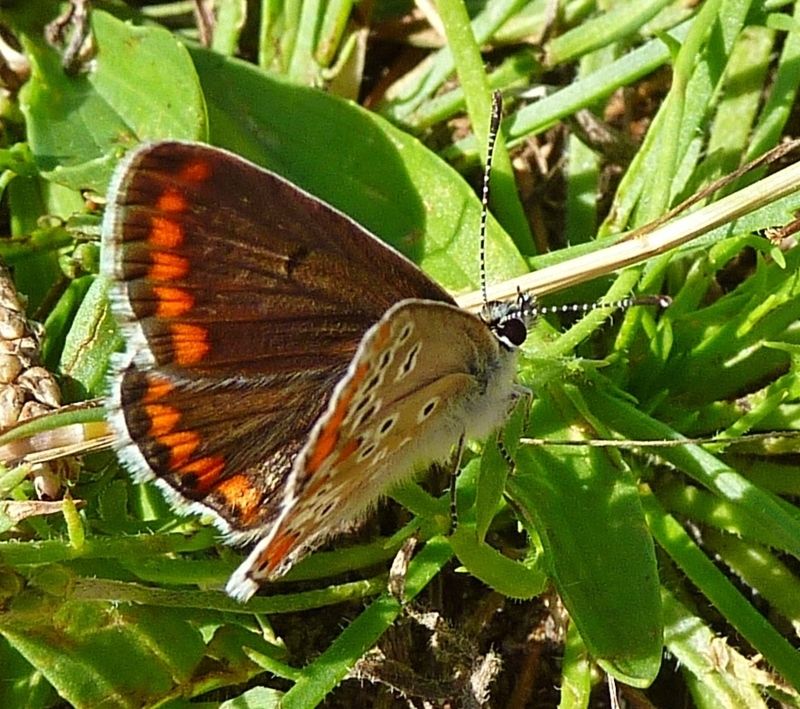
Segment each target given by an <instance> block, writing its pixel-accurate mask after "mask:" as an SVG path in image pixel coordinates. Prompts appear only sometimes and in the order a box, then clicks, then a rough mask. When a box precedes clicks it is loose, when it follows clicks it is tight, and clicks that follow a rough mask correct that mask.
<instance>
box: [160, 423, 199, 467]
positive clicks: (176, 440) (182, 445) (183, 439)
mask: <svg viewBox="0 0 800 709" xmlns="http://www.w3.org/2000/svg"><path fill="white" fill-rule="evenodd" d="M157 440H158V442H159V443H161V444H162V445H164V446H166V447H167V448H169V468H170V470H178V469H179V468H182V467H183V465H184V463H186V461H187V460H189V457H190V456H191V455H192V453H194V452H195V450H197V447H198V446H199V445H200V435H199V434H197V433H195V432H194V431H178V432H177V433H169V434H167V435H166V436H160V437H159V438H158V439H157Z"/></svg>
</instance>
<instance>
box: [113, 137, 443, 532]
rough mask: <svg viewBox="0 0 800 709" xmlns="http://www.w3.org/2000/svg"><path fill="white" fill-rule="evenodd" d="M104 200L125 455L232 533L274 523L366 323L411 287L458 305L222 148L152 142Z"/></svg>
mask: <svg viewBox="0 0 800 709" xmlns="http://www.w3.org/2000/svg"><path fill="white" fill-rule="evenodd" d="M109 195H110V199H109V206H108V208H107V214H106V220H105V222H104V225H103V270H104V272H105V273H106V274H108V275H109V276H110V277H111V280H112V308H113V310H114V313H115V315H116V316H117V318H118V319H119V320H120V322H121V324H122V327H123V331H124V334H125V335H126V340H127V342H128V349H127V352H126V354H125V355H124V356H121V357H119V358H118V360H117V362H116V366H115V370H114V372H112V376H111V382H112V393H111V396H110V403H109V408H110V419H111V421H112V424H113V425H114V427H115V428H116V430H117V433H118V434H119V436H120V438H121V441H120V448H121V457H122V458H123V460H124V461H125V462H126V463H127V465H128V467H129V468H131V469H132V470H133V472H134V473H135V474H136V475H137V476H138V478H139V479H146V478H149V477H150V476H152V475H155V477H156V478H157V480H158V481H159V482H160V483H161V486H162V487H163V488H164V489H165V490H166V491H167V492H168V494H169V495H170V497H171V498H172V499H173V500H174V501H176V502H178V503H183V504H188V505H189V506H190V508H191V509H196V510H201V509H211V510H212V511H215V512H216V513H217V515H218V518H219V520H218V521H219V522H220V526H221V527H223V528H225V529H227V530H229V531H231V532H232V533H233V535H234V537H236V538H240V539H246V538H252V537H254V536H259V535H261V534H264V533H265V531H266V529H267V528H268V525H269V522H270V521H271V520H273V519H274V518H275V516H276V515H277V510H278V508H279V506H280V500H278V499H277V497H276V491H277V490H279V489H280V488H281V487H282V486H284V484H285V482H286V479H287V476H288V475H289V472H290V470H291V464H292V460H293V459H294V458H295V456H296V454H297V452H298V451H299V450H300V449H301V447H302V445H303V444H304V442H305V440H306V438H307V436H308V434H309V433H310V431H311V429H312V427H313V425H314V422H315V421H316V420H317V419H318V418H319V416H320V415H321V414H322V412H324V411H325V407H326V406H327V404H328V401H329V399H330V396H331V393H332V391H333V389H334V386H335V385H336V382H337V381H339V380H340V379H341V377H342V376H344V374H345V373H346V372H347V369H348V365H349V364H350V361H351V359H352V357H353V355H354V354H355V352H356V350H357V347H358V343H359V341H360V340H361V338H362V336H363V334H364V333H365V332H366V331H367V330H368V329H369V328H370V326H372V325H373V324H374V323H376V322H377V321H378V320H379V319H380V318H381V316H382V315H383V314H384V312H385V311H386V310H387V309H388V308H389V307H390V306H391V305H393V304H394V303H395V302H397V301H399V300H402V299H403V298H409V297H415V298H430V299H434V300H441V301H445V302H452V301H451V299H450V298H449V296H448V295H447V293H446V292H445V291H444V290H442V289H441V288H440V287H439V286H437V285H436V284H435V283H433V281H431V280H430V279H429V278H427V277H426V276H425V275H424V274H423V273H422V272H421V271H419V270H418V269H417V268H416V267H415V266H414V265H413V264H412V263H411V262H409V261H408V260H406V259H405V258H404V257H403V256H401V255H400V254H398V253H397V252H395V251H393V250H392V249H390V248H388V247H387V246H385V245H383V244H382V243H381V242H379V241H378V240H377V239H376V238H375V237H373V236H371V235H370V234H369V233H368V232H366V231H365V230H364V229H363V228H361V227H360V226H358V225H357V224H356V223H355V222H353V221H352V220H350V219H349V218H348V217H346V216H344V215H343V214H341V213H339V212H337V211H336V210H334V209H332V208H331V207H329V206H327V205H325V204H324V203H322V202H320V201H318V200H317V199H315V198H314V197H311V196H310V195H308V194H306V193H304V192H302V191H301V190H299V189H298V188H297V187H295V186H293V185H292V184H290V183H288V182H286V181H285V180H283V179H281V178H280V177H277V176H276V175H273V174H272V173H269V172H266V171H264V170H262V169H260V168H258V167H256V166H255V165H252V164H250V163H248V162H246V161H244V160H241V159H240V158H238V157H236V156H235V155H232V154H230V153H226V152H224V151H220V150H217V149H212V148H207V147H203V146H200V145H197V144H188V143H178V142H165V143H156V144H152V145H149V146H144V147H142V148H139V149H138V150H136V151H134V152H133V153H132V154H131V155H130V156H129V157H128V158H126V160H125V162H124V163H123V164H122V165H121V167H120V168H119V170H118V172H117V173H116V175H115V178H114V180H113V182H112V185H111V188H110V191H109Z"/></svg>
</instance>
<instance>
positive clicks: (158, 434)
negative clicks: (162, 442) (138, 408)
mask: <svg viewBox="0 0 800 709" xmlns="http://www.w3.org/2000/svg"><path fill="white" fill-rule="evenodd" d="M144 410H145V413H146V414H147V418H148V419H149V420H150V431H149V435H150V436H152V437H153V438H156V439H160V438H162V437H163V436H165V435H166V434H168V433H170V432H171V431H172V429H174V428H175V426H177V425H178V421H180V420H181V412H180V411H178V409H176V408H175V407H174V406H166V405H165V404H147V405H146V406H145V407H144Z"/></svg>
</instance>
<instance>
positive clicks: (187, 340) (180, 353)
mask: <svg viewBox="0 0 800 709" xmlns="http://www.w3.org/2000/svg"><path fill="white" fill-rule="evenodd" d="M170 330H171V333H172V350H173V352H174V353H175V361H176V362H177V363H178V364H184V365H187V364H196V363H197V362H199V361H200V360H202V359H203V357H205V356H206V355H207V354H208V351H209V350H210V349H211V345H210V344H209V342H208V330H206V329H205V328H204V327H200V326H199V325H188V324H186V323H173V324H172V327H171V328H170Z"/></svg>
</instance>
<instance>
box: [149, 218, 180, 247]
mask: <svg viewBox="0 0 800 709" xmlns="http://www.w3.org/2000/svg"><path fill="white" fill-rule="evenodd" d="M147 241H148V242H149V243H150V245H151V246H156V247H158V248H160V249H175V248H177V247H178V246H180V245H181V244H182V243H183V227H181V225H180V224H178V222H176V221H175V220H174V219H168V218H167V217H153V219H152V222H151V226H150V236H149V238H148V239H147Z"/></svg>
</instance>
